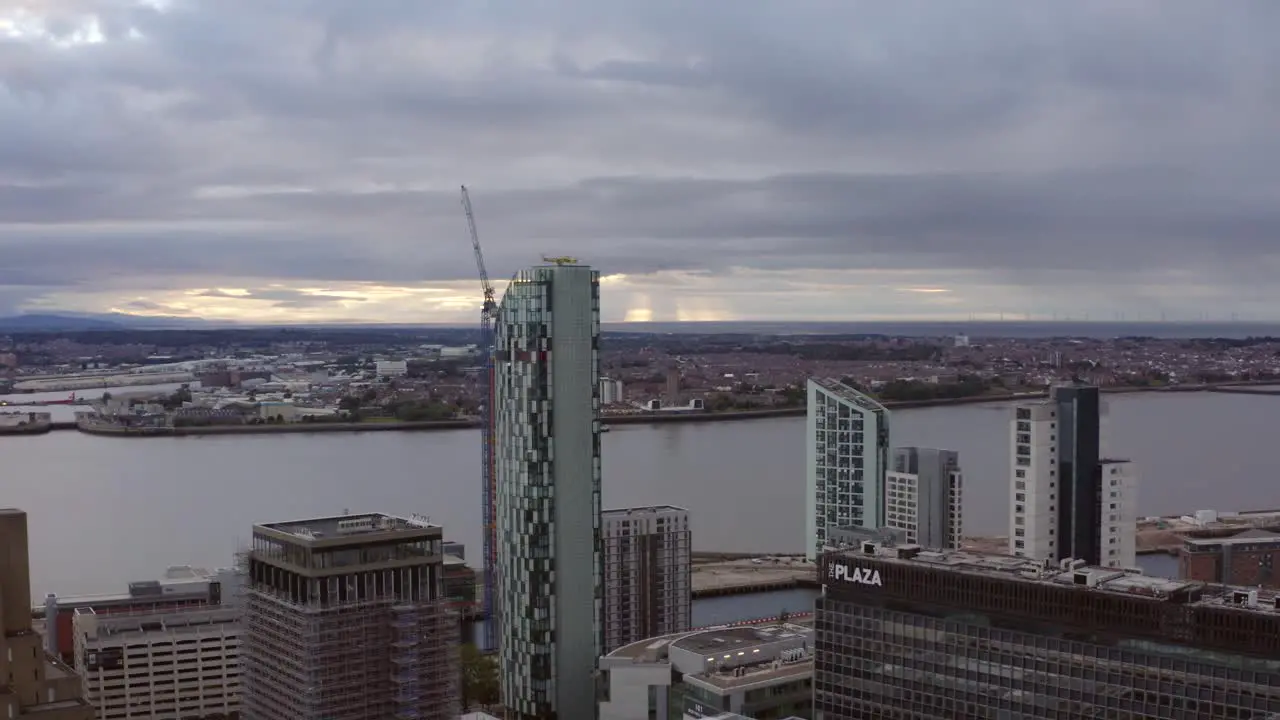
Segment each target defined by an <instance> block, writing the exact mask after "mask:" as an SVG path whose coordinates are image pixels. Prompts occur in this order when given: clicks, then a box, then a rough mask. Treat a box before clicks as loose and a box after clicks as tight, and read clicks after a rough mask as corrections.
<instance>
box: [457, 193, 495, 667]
mask: <svg viewBox="0 0 1280 720" xmlns="http://www.w3.org/2000/svg"><path fill="white" fill-rule="evenodd" d="M462 209H463V210H464V211H466V214H467V230H468V231H470V233H471V249H472V250H474V251H475V255H476V270H478V271H479V273H480V289H481V291H482V292H483V293H484V304H483V305H481V307H480V352H482V353H484V359H485V362H484V372H483V374H482V376H481V377H482V379H481V383H480V397H481V402H480V453H481V457H480V463H481V465H480V467H481V485H482V489H481V511H480V512H481V515H480V517H481V522H482V523H483V524H484V617H485V621H486V622H485V631H484V639H485V648H486V649H489V650H493V649H497V647H498V626H499V624H500V623H501V618H500V616H499V608H498V606H497V603H496V602H495V597H494V586H495V585H496V584H497V577H498V522H497V521H498V508H497V502H498V497H497V472H496V468H495V467H494V440H495V437H494V416H493V401H494V362H493V358H494V346H493V345H494V337H493V323H494V319H495V316H496V315H497V313H498V304H497V302H496V301H495V300H494V291H493V283H491V282H489V271H488V270H486V269H485V266H484V252H483V251H482V250H481V249H480V235H479V233H477V232H476V218H475V213H473V212H472V210H471V196H470V195H468V194H467V186H466V185H463V186H462Z"/></svg>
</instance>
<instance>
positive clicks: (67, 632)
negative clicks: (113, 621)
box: [44, 565, 239, 664]
mask: <svg viewBox="0 0 1280 720" xmlns="http://www.w3.org/2000/svg"><path fill="white" fill-rule="evenodd" d="M238 584H239V579H238V577H237V576H236V574H235V572H234V571H233V570H230V569H223V570H218V571H216V572H209V571H208V570H204V569H202V568H194V567H191V566H190V565H179V566H175V567H171V568H169V569H168V570H166V571H165V572H164V575H162V576H161V577H160V578H159V579H158V580H138V581H135V582H131V583H129V585H128V587H127V588H126V589H125V591H124V592H119V593H104V594H99V595H66V596H58V595H54V594H52V593H50V594H49V595H47V596H45V602H44V637H45V646H46V648H47V649H48V651H49V652H50V653H51V654H54V655H57V656H58V657H60V658H62V659H63V660H64V661H65V662H67V663H68V664H75V662H76V660H75V658H74V655H73V651H74V649H75V638H74V633H73V632H72V626H73V619H74V616H75V611H76V610H77V609H85V608H91V609H93V611H94V612H95V613H96V614H97V615H99V616H101V615H108V614H111V613H134V614H137V613H139V612H169V611H173V610H177V609H179V608H184V607H198V606H204V605H221V604H222V602H223V596H224V591H225V592H226V594H227V595H230V594H232V593H234V592H235V590H234V588H235V587H236V586H237V585H238Z"/></svg>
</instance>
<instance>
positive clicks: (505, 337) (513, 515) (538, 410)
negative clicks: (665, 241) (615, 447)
mask: <svg viewBox="0 0 1280 720" xmlns="http://www.w3.org/2000/svg"><path fill="white" fill-rule="evenodd" d="M495 325H496V326H495V342H494V352H495V358H494V363H495V369H494V410H493V411H494V430H495V434H494V438H495V446H496V457H495V469H496V473H497V503H496V504H497V525H498V572H497V575H498V577H497V578H496V581H497V590H498V592H497V596H496V602H497V605H498V607H499V610H500V614H501V617H502V628H501V633H500V636H499V664H500V667H501V675H502V700H503V704H504V705H505V706H506V707H507V708H508V709H509V710H510V711H511V712H512V713H514V717H515V718H518V719H520V720H523V719H525V718H540V719H550V718H558V720H580V719H581V720H589V719H590V718H592V717H594V716H595V706H596V703H595V685H594V681H593V679H592V678H593V677H594V672H595V668H596V663H597V660H598V659H599V657H600V655H601V654H602V649H603V647H604V637H603V632H602V624H601V599H602V596H603V589H602V584H601V574H602V569H603V568H602V566H603V547H602V544H601V520H600V422H599V420H598V419H597V414H598V412H599V408H600V398H599V388H600V357H599V339H600V279H599V274H598V273H596V272H595V271H593V270H592V269H591V268H590V267H587V266H584V265H577V264H575V262H574V261H572V260H571V259H569V258H559V259H557V260H555V261H554V264H552V265H547V266H540V267H535V268H531V269H528V270H523V271H521V272H520V273H518V274H517V275H516V276H515V277H514V278H512V280H511V284H510V285H509V286H508V287H507V292H506V295H505V296H504V297H503V298H502V304H501V306H500V307H499V309H498V316H497V321H496V323H495Z"/></svg>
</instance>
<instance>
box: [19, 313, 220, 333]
mask: <svg viewBox="0 0 1280 720" xmlns="http://www.w3.org/2000/svg"><path fill="white" fill-rule="evenodd" d="M209 326H210V324H209V323H208V322H207V321H204V320H200V319H198V318H180V317H161V316H144V315H129V314H127V313H71V312H63V313H27V314H23V315H11V316H9V317H0V331H9V332H80V331H85V330H170V329H182V330H185V329H195V328H206V327H209Z"/></svg>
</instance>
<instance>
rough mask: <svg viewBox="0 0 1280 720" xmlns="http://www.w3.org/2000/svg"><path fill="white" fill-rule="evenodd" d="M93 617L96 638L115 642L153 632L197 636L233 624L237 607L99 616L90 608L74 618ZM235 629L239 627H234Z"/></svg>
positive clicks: (236, 615) (139, 637) (145, 635)
mask: <svg viewBox="0 0 1280 720" xmlns="http://www.w3.org/2000/svg"><path fill="white" fill-rule="evenodd" d="M88 615H93V616H94V617H95V618H96V621H97V629H98V636H99V638H107V637H110V638H112V639H117V640H134V639H141V638H145V637H147V636H148V635H150V634H152V633H156V632H165V633H169V634H173V635H184V634H198V633H200V632H201V631H203V630H207V629H210V628H222V627H223V626H227V625H236V623H238V622H239V620H240V616H241V612H240V609H239V608H235V607H225V606H208V605H205V606H199V607H190V608H181V609H172V610H162V611H152V612H123V613H109V614H105V615H99V614H98V613H96V612H94V611H93V608H77V609H76V611H75V617H77V618H80V617H84V616H88ZM236 629H238V626H237V628H236Z"/></svg>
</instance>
